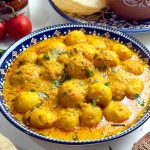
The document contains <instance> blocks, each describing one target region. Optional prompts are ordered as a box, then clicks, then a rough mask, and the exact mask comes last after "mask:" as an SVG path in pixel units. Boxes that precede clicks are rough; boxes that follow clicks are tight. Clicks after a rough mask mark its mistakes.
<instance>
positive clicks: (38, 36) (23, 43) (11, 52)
mask: <svg viewBox="0 0 150 150" xmlns="http://www.w3.org/2000/svg"><path fill="white" fill-rule="evenodd" d="M75 29H77V30H82V31H83V32H85V33H86V34H96V35H98V36H104V37H106V38H111V39H113V40H116V41H119V42H121V43H123V44H125V45H127V46H128V47H130V48H132V49H133V50H134V51H136V52H137V53H138V54H139V55H140V57H142V58H143V59H145V61H146V62H147V63H148V64H149V65H150V62H149V58H150V52H149V51H148V49H147V48H146V47H144V46H143V45H142V44H141V43H140V42H139V41H137V40H136V39H135V38H133V37H131V36H129V35H127V34H125V33H122V32H120V31H118V30H115V29H113V28H110V27H104V26H96V25H92V24H64V25H57V26H52V27H47V28H43V29H41V30H38V31H35V32H33V33H31V34H29V35H28V36H26V37H24V38H22V39H21V40H19V41H17V42H16V43H15V44H13V45H12V46H11V47H10V48H8V50H7V51H6V52H5V54H4V55H3V56H2V58H1V59H0V110H1V112H2V114H3V115H4V116H5V117H6V119H7V120H8V121H9V122H10V123H11V124H13V125H14V126H15V127H17V128H18V129H20V130H21V131H23V132H25V133H26V134H28V135H30V136H33V137H36V138H38V139H41V140H44V141H49V142H54V143H59V144H72V145H81V144H94V143H101V142H106V141H110V140H113V139H117V138H119V137H122V136H124V135H126V134H128V133H130V132H132V131H134V130H135V129H137V128H138V127H140V126H141V125H142V124H143V123H144V122H145V121H146V120H147V119H148V118H149V117H150V109H149V108H148V109H147V111H146V112H145V114H144V115H143V117H142V118H140V119H139V120H138V121H137V123H136V124H135V125H134V126H131V127H130V128H128V129H127V130H125V131H123V132H121V133H119V134H117V135H114V136H110V137H106V138H104V139H97V140H90V139H89V140H86V141H64V140H59V139H54V138H49V137H46V136H43V135H40V134H38V133H36V132H34V131H32V130H31V129H29V128H28V127H26V126H25V125H23V124H21V123H20V122H19V121H17V120H16V119H15V118H14V117H13V115H12V114H11V112H10V111H9V109H8V107H7V105H6V103H5V100H4V98H3V83H4V80H5V75H6V72H7V70H8V69H9V67H10V66H11V64H12V63H13V61H14V60H15V59H16V58H17V57H18V56H19V55H20V54H21V53H22V52H23V51H24V50H26V49H27V48H28V47H30V46H31V45H34V44H36V43H37V42H40V41H43V40H45V39H47V38H50V37H53V36H58V35H66V34H68V33H69V32H70V31H72V30H75Z"/></svg>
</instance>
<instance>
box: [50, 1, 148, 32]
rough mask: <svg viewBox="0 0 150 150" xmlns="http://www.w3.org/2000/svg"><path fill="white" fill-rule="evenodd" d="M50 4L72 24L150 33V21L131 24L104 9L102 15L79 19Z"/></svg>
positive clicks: (97, 14) (96, 14)
mask: <svg viewBox="0 0 150 150" xmlns="http://www.w3.org/2000/svg"><path fill="white" fill-rule="evenodd" d="M49 2H50V4H51V6H52V7H53V8H54V9H55V11H56V12H57V13H58V14H60V15H61V16H62V17H64V18H65V19H67V20H69V21H70V22H72V23H94V24H97V25H103V26H111V27H113V28H115V29H118V30H120V31H122V32H126V33H145V32H150V20H147V21H143V22H137V21H133V22H129V21H127V20H124V19H121V18H119V17H118V16H117V15H115V14H114V12H112V11H111V10H110V9H109V8H106V9H104V10H103V11H102V12H101V13H95V14H93V15H89V16H80V17H79V16H77V15H71V14H68V13H66V12H63V11H61V10H60V9H59V8H58V7H56V6H55V4H54V3H53V2H52V1H51V0H49Z"/></svg>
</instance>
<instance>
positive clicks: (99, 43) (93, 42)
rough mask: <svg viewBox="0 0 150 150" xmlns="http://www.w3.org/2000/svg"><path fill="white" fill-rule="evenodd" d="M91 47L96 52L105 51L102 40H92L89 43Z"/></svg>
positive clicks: (105, 46)
mask: <svg viewBox="0 0 150 150" xmlns="http://www.w3.org/2000/svg"><path fill="white" fill-rule="evenodd" d="M89 43H90V44H91V45H93V46H94V47H95V48H96V49H97V50H106V49H108V48H107V44H106V43H105V41H104V40H103V39H93V38H92V40H90V41H89Z"/></svg>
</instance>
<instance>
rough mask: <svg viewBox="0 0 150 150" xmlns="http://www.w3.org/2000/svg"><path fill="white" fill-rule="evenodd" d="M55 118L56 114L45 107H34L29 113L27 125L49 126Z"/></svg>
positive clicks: (42, 127) (41, 127) (36, 126)
mask: <svg viewBox="0 0 150 150" xmlns="http://www.w3.org/2000/svg"><path fill="white" fill-rule="evenodd" d="M56 120H57V114H56V113H55V112H53V111H50V110H48V109H45V108H36V109H34V110H33V111H32V112H31V113H30V117H29V125H30V126H32V127H35V128H39V129H44V128H48V127H51V126H52V125H53V124H54V123H55V122H56Z"/></svg>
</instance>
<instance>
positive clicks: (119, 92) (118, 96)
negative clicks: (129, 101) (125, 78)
mask: <svg viewBox="0 0 150 150" xmlns="http://www.w3.org/2000/svg"><path fill="white" fill-rule="evenodd" d="M110 87H111V91H112V96H113V100H115V101H121V100H123V98H124V97H125V96H126V85H125V84H124V83H123V82H121V81H118V80H111V85H110Z"/></svg>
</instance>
